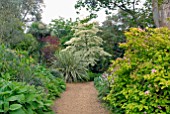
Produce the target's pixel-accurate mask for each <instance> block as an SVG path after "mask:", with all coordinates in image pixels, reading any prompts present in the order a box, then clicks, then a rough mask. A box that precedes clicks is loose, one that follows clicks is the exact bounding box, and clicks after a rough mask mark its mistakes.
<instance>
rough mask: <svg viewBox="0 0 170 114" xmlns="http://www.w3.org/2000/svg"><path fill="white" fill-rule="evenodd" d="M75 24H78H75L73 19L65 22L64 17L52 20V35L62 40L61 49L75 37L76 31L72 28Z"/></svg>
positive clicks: (50, 26)
mask: <svg viewBox="0 0 170 114" xmlns="http://www.w3.org/2000/svg"><path fill="white" fill-rule="evenodd" d="M75 24H76V22H73V21H72V20H71V19H70V20H65V19H64V18H62V17H60V18H59V19H54V20H52V22H51V23H50V24H49V28H50V32H51V35H52V36H56V37H58V38H59V39H60V42H61V47H65V46H64V43H65V42H66V41H68V40H70V39H71V38H72V37H73V34H74V31H73V30H72V27H73V26H74V25H75Z"/></svg>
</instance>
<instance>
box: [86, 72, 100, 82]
mask: <svg viewBox="0 0 170 114" xmlns="http://www.w3.org/2000/svg"><path fill="white" fill-rule="evenodd" d="M87 75H88V77H89V81H94V79H95V78H97V77H99V76H100V75H101V74H100V73H93V72H91V71H88V73H87Z"/></svg>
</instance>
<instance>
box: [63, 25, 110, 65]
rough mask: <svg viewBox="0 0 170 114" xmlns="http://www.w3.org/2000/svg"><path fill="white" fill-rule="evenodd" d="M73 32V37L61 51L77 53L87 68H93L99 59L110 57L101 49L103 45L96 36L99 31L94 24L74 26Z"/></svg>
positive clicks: (101, 40) (100, 39)
mask: <svg viewBox="0 0 170 114" xmlns="http://www.w3.org/2000/svg"><path fill="white" fill-rule="evenodd" d="M74 30H75V33H74V37H73V38H72V39H70V40H69V41H67V42H66V43H65V44H66V45H67V47H66V48H65V49H63V50H62V51H71V52H72V53H79V54H80V56H81V57H82V59H83V61H84V63H85V64H87V66H89V65H91V66H94V65H95V64H96V62H97V61H98V59H99V57H103V56H110V54H109V53H107V52H106V51H104V50H103V48H102V47H101V46H102V45H103V39H102V38H100V37H99V36H97V35H96V34H97V32H99V29H98V28H97V27H96V25H95V24H94V23H92V24H81V23H79V24H78V25H77V26H75V28H74Z"/></svg>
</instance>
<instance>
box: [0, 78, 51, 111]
mask: <svg viewBox="0 0 170 114" xmlns="http://www.w3.org/2000/svg"><path fill="white" fill-rule="evenodd" d="M0 87H1V88H0V114H47V113H48V114H53V112H52V110H51V108H50V107H51V105H52V101H51V100H48V99H47V95H46V94H45V93H43V91H42V89H39V90H38V89H35V87H34V86H30V85H27V84H25V83H23V82H14V81H13V82H11V81H7V80H4V79H0Z"/></svg>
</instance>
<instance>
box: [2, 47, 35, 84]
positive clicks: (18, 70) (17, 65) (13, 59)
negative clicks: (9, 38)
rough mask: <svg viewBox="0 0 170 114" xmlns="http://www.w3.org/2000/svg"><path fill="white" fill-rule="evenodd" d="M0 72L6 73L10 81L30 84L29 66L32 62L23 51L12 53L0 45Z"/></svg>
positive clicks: (31, 74)
mask: <svg viewBox="0 0 170 114" xmlns="http://www.w3.org/2000/svg"><path fill="white" fill-rule="evenodd" d="M0 53H1V54H0V72H1V75H0V76H2V74H3V73H5V74H6V73H8V74H9V75H10V79H11V80H15V81H24V82H27V83H30V81H31V80H32V79H34V77H33V72H32V67H30V66H31V64H34V60H33V59H32V58H30V57H29V56H28V54H27V52H25V51H14V50H11V49H8V48H6V47H5V46H3V45H0Z"/></svg>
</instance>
